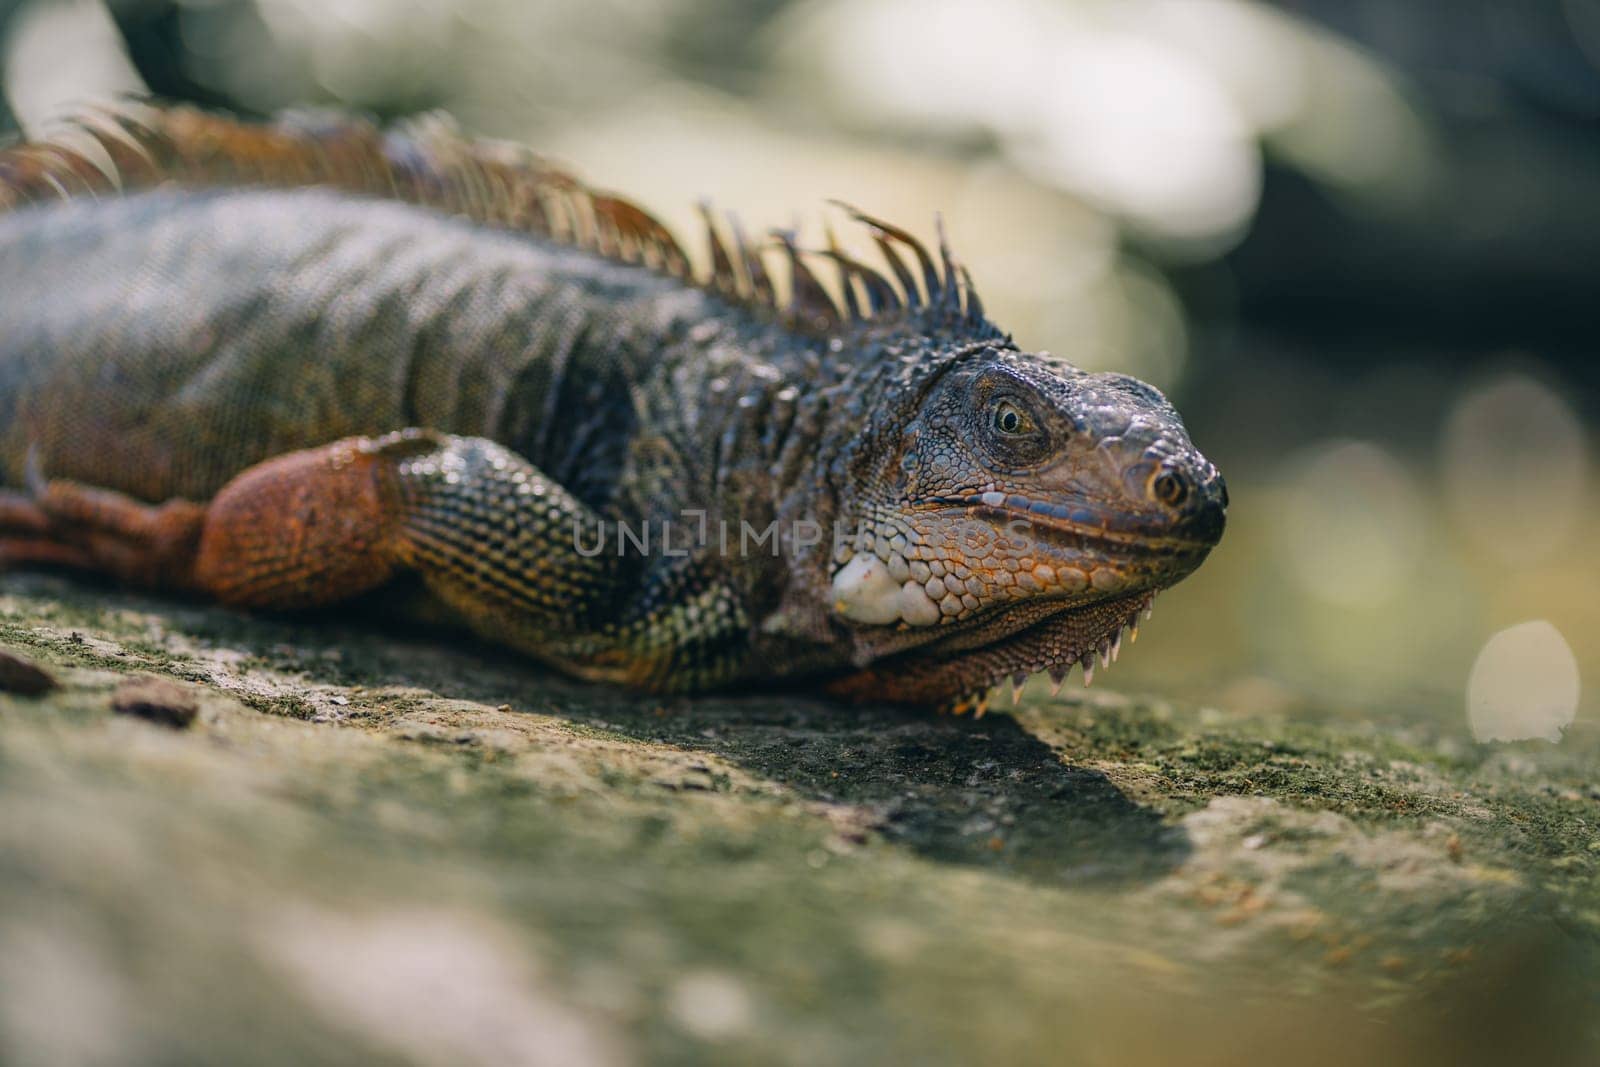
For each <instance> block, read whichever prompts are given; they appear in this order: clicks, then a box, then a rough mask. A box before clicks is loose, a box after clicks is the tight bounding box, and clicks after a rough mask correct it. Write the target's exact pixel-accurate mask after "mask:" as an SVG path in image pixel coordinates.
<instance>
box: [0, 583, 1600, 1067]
mask: <svg viewBox="0 0 1600 1067" xmlns="http://www.w3.org/2000/svg"><path fill="white" fill-rule="evenodd" d="M0 649H6V650H9V651H10V652H12V653H14V654H17V655H19V656H21V657H23V658H25V659H27V660H29V661H31V662H33V663H34V664H36V665H38V666H40V667H42V668H44V669H45V670H46V671H48V672H49V673H50V674H51V675H53V676H54V678H55V679H56V680H57V681H58V682H59V683H60V685H59V687H58V688H57V689H55V690H53V691H50V692H46V693H43V694H42V695H38V696H31V697H23V696H16V695H5V694H0V1061H3V1062H16V1063H31V1062H61V1063H98V1062H106V1063H158V1062H159V1063H171V1062H204V1063H218V1062H228V1063H254V1062H259V1063H282V1062H299V1063H317V1062H349V1061H351V1060H361V1061H372V1062H396V1063H419V1062H420V1063H441V1064H445V1063H449V1064H470V1063H483V1064H491V1063H492V1064H502V1063H521V1062H531V1063H549V1064H563V1065H565V1064H578V1063H596V1064H612V1063H632V1062H648V1063H690V1062H694V1063H706V1062H709V1063H729V1064H735V1063H738V1064H744V1063H796V1064H800V1063H804V1064H811V1063H817V1062H839V1063H863V1064H867V1063H872V1064H877V1063H885V1062H903V1063H919V1064H923V1063H925V1064H945V1063H950V1064H956V1063H1006V1062H1020V1063H1093V1064H1145V1063H1168V1062H1185V1063H1219V1064H1221V1063H1248V1062H1261V1063H1281V1062H1298V1063H1324V1062H1325V1063H1341V1064H1343V1063H1351V1062H1366V1061H1372V1062H1406V1063H1440V1064H1445V1063H1450V1064H1457V1063H1479V1062H1482V1063H1505V1062H1538V1063H1553V1064H1559V1063H1574V1064H1576V1063H1584V1062H1594V1059H1593V1057H1595V1056H1596V1055H1597V1054H1600V786H1597V785H1596V784H1595V783H1596V782H1600V773H1597V772H1600V742H1597V741H1596V740H1595V739H1594V738H1592V737H1588V738H1584V737H1580V736H1573V737H1569V739H1568V740H1567V741H1566V742H1564V743H1563V744H1562V745H1560V746H1551V745H1547V744H1543V743H1539V744H1538V745H1537V746H1527V747H1524V746H1511V747H1507V746H1497V747H1493V748H1491V747H1485V746H1479V745H1476V744H1474V743H1473V742H1472V741H1471V740H1470V738H1468V737H1466V736H1465V735H1464V734H1463V732H1462V729H1461V726H1460V724H1457V723H1452V722H1446V721H1442V720H1435V719H1432V718H1429V717H1427V716H1416V715H1411V716H1408V715H1406V714H1404V709H1398V710H1397V711H1396V713H1395V715H1394V716H1393V719H1392V721H1386V720H1384V719H1383V718H1382V717H1378V718H1374V717H1373V716H1372V715H1371V714H1370V713H1361V714H1356V713H1352V712H1349V711H1345V710H1341V709H1317V708H1301V709H1296V711H1295V712H1294V714H1292V715H1290V714H1285V715H1281V716H1263V715H1247V714H1243V713H1235V712H1231V711H1229V710H1228V709H1225V708H1223V709H1196V708H1189V707H1184V706H1181V705H1176V704H1172V703H1168V702H1162V701H1152V700H1143V699H1138V698H1132V697H1125V696H1119V695H1116V694H1113V693H1104V692H1096V693H1095V694H1094V695H1092V696H1089V695H1078V696H1070V697H1069V696H1063V697H1061V698H1051V697H1049V696H1048V695H1047V693H1046V692H1044V691H1043V690H1037V691H1036V690H1034V689H1031V688H1030V689H1029V691H1028V692H1027V693H1026V694H1025V695H1024V697H1023V699H1022V702H1021V704H1020V705H1018V706H1017V707H1016V708H1007V709H1005V710H1004V711H1002V712H993V711H991V713H990V714H989V715H988V716H987V717H985V718H983V719H978V720H975V719H972V718H953V717H947V716H937V715H931V714H922V713H917V712H912V711H906V710H898V709H893V708H880V707H843V706H839V705H835V704H831V703H829V702H826V701H823V700H819V699H811V698H804V697H796V696H773V695H751V696H744V697H724V698H716V699H700V700H658V699H651V698H645V697H637V696H630V695H626V694H622V693H618V692H614V691H610V690H605V689H599V688H591V687H584V686H580V685H576V684H573V683H569V682H566V681H563V680H560V679H557V678H555V677H552V676H551V675H549V674H547V673H544V672H542V671H540V670H538V669H536V668H533V667H530V666H528V665H526V664H524V663H521V662H518V661H516V660H514V659H512V658H510V657H506V656H501V655H498V654H495V653H492V652H488V651H485V650H483V649H481V648H476V647H472V646H470V645H467V644H463V643H461V642H450V641H436V640H429V639H428V638H427V637H426V636H425V635H420V634H416V633H401V634H397V633H395V632H393V631H392V630H387V629H385V628H384V627H383V626H382V625H380V624H377V623H374V622H369V621H366V620H351V619H343V620H340V619H319V620H305V621H293V622H286V621H281V620H261V619H250V618H245V617H242V616H239V615H235V614H231V613H228V612H224V611H219V610H212V609H209V608H203V607H197V606H193V605H186V604H181V603H175V602H170V601H159V600H151V599H146V598H139V597H134V596H128V595H123V594H117V593H110V592H108V591H106V590H104V589H98V588H94V587H90V586H87V585H78V584H73V583H70V582H66V581H63V580H59V579H53V578H43V577H37V576H26V575H8V576H5V577H4V578H3V579H0ZM130 674H133V675H155V676H159V677H163V678H168V679H173V680H176V681H179V682H181V683H183V684H184V687H185V689H186V691H187V695H188V696H189V698H191V699H192V700H193V701H194V702H196V703H197V704H198V715H197V716H196V717H195V719H194V721H193V722H192V724H191V725H189V726H188V727H187V728H185V729H174V728H171V726H170V725H164V724H163V722H162V721H161V719H160V717H159V716H157V717H156V718H155V720H153V721H152V720H150V719H148V718H138V717H134V716H128V715H117V714H114V713H113V711H112V708H111V705H112V695H113V692H114V691H115V690H116V688H117V686H118V685H119V683H122V682H123V681H124V680H125V678H126V676H128V675H130ZM179 725H181V721H180V722H179Z"/></svg>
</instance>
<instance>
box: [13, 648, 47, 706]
mask: <svg viewBox="0 0 1600 1067" xmlns="http://www.w3.org/2000/svg"><path fill="white" fill-rule="evenodd" d="M56 685H57V682H56V680H55V679H54V678H52V677H51V676H50V675H49V674H48V673H46V672H45V671H44V670H43V669H42V668H40V667H37V666H35V665H34V664H33V663H32V662H30V661H29V660H25V659H23V658H22V657H21V656H18V655H16V654H14V653H11V652H5V651H0V692H4V693H16V694H18V695H19V696H25V697H36V696H38V695H39V694H41V693H48V692H50V690H52V689H54V688H56Z"/></svg>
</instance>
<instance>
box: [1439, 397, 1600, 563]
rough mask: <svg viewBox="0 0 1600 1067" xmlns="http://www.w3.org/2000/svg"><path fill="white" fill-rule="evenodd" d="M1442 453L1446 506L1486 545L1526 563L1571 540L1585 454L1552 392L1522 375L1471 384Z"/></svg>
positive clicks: (1568, 411)
mask: <svg viewBox="0 0 1600 1067" xmlns="http://www.w3.org/2000/svg"><path fill="white" fill-rule="evenodd" d="M1443 454H1444V485H1445V492H1446V495H1447V498H1448V500H1449V503H1450V507H1451V509H1452V510H1453V511H1454V512H1455V517H1456V520H1457V522H1458V523H1459V524H1460V526H1461V528H1462V529H1463V530H1465V531H1466V532H1467V534H1468V535H1469V536H1470V537H1472V538H1473V540H1474V541H1475V542H1476V543H1477V544H1478V546H1479V547H1480V548H1482V549H1483V550H1484V551H1486V552H1488V553H1490V554H1492V555H1494V556H1496V557H1498V558H1500V559H1502V560H1504V561H1506V562H1508V563H1523V564H1525V563H1528V562H1531V561H1534V560H1537V559H1539V558H1540V557H1542V556H1546V555H1549V554H1550V553H1551V552H1553V551H1556V550H1558V549H1560V548H1561V547H1563V546H1564V545H1566V544H1568V543H1569V542H1570V541H1571V539H1572V537H1573V536H1574V534H1575V532H1576V530H1577V527H1578V523H1579V520H1580V518H1581V516H1582V509H1583V494H1584V478H1585V473H1586V470H1587V468H1588V454H1587V448H1586V446H1585V443H1584V435H1583V427H1582V426H1581V425H1580V424H1579V422H1578V418H1577V416H1576V415H1574V414H1573V412H1572V407H1571V406H1570V405H1569V404H1568V403H1567V402H1566V400H1564V399H1563V398H1562V397H1561V396H1560V395H1559V394H1558V393H1556V392H1555V391H1554V390H1552V389H1550V388H1549V387H1548V386H1545V385H1543V384H1541V383H1540V382H1537V381H1534V380H1533V379H1532V378H1529V377H1527V376H1525V375H1521V374H1509V375H1505V376H1503V377H1500V378H1498V379H1496V380H1494V381H1491V382H1488V383H1486V384H1484V385H1481V386H1479V387H1478V388H1475V389H1473V390H1472V391H1470V392H1468V393H1467V394H1466V395H1465V396H1463V397H1462V398H1461V400H1460V402H1459V403H1458V404H1457V405H1456V407H1455V410H1454V411H1452V412H1451V414H1450V416H1449V418H1448V419H1447V420H1446V422H1445V428H1444V442H1443Z"/></svg>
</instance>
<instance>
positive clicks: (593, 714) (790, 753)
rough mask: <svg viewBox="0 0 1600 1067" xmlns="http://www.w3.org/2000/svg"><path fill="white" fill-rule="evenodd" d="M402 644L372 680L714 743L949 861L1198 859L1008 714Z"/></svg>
mask: <svg viewBox="0 0 1600 1067" xmlns="http://www.w3.org/2000/svg"><path fill="white" fill-rule="evenodd" d="M394 651H395V653H396V654H395V655H393V656H392V657H390V656H385V657H384V658H385V659H386V660H388V662H387V663H386V664H384V665H383V667H382V669H381V670H380V671H378V672H377V673H376V674H374V675H373V676H372V677H369V678H365V679H362V680H363V681H364V682H365V683H366V684H369V685H383V684H389V685H394V684H411V685H417V686H419V687H423V688H427V689H431V690H433V691H434V692H437V693H439V694H441V695H443V696H447V697H459V698H464V699H472V700H477V701H481V702H483V703H487V704H496V705H498V704H510V705H511V706H512V707H514V708H528V707H529V706H530V699H529V698H530V697H534V696H536V697H537V698H538V700H539V702H540V704H542V705H544V708H541V710H545V708H547V709H548V710H551V711H553V712H554V713H556V714H559V715H561V716H563V717H565V718H568V719H570V720H572V721H574V722H580V723H584V724H587V725H590V726H594V727H598V728H601V729H605V730H608V731H611V732H613V733H618V734H621V735H623V736H626V737H631V738H636V739H638V740H641V741H651V742H658V743H663V744H669V745H673V746H676V747H679V748H683V749H687V750H693V751H703V752H707V753H710V754H713V755H716V756H718V757H720V758H722V759H725V760H728V761H729V762H732V763H734V764H737V765H738V766H740V767H743V768H744V769H746V770H748V771H749V772H750V773H751V774H753V775H756V776H757V777H760V778H763V779H765V780H768V781H772V782H776V783H780V784H782V785H784V786H786V787H788V788H790V789H792V790H794V791H795V792H796V793H798V794H799V795H800V796H802V797H804V798H806V799H808V800H814V801H820V802H824V803H839V804H848V805H852V806H855V807H857V808H860V809H863V810H865V811H866V812H867V813H868V815H869V822H870V825H871V827H872V829H873V830H875V831H876V832H878V833H880V834H882V835H883V836H884V837H885V838H887V839H888V840H890V841H894V842H896V843H898V844H901V845H903V846H905V847H907V848H910V849H912V850H913V851H915V852H917V853H918V854H920V855H923V856H926V857H928V858H930V859H934V860H938V861H940V862H944V863H959V864H968V865H973V866H980V867H984V868H987V869H992V870H995V871H1003V872H1007V873H1010V874H1012V875H1015V876H1017V877H1022V878H1027V879H1029V880H1031V881H1035V882H1039V883H1043V884H1053V885H1062V886H1066V885H1075V886H1082V885H1098V886H1116V885H1124V884H1131V883H1136V882H1141V881H1146V880H1151V879H1154V878H1158V877H1161V876H1162V875H1163V874H1165V873H1166V872H1168V871H1170V870H1172V869H1173V868H1174V867H1176V866H1177V865H1178V864H1180V863H1181V862H1182V861H1183V859H1184V858H1185V856H1186V855H1187V854H1188V852H1189V844H1188V839H1187V837H1186V835H1185V834H1184V833H1183V831H1182V830H1181V829H1179V828H1177V827H1174V826H1171V825H1169V824H1166V823H1164V822H1163V821H1162V820H1161V817H1160V816H1159V815H1158V814H1157V813H1155V812H1153V811H1151V810H1149V809H1147V808H1144V807H1141V806H1140V805H1138V804H1136V803H1135V802H1133V801H1132V800H1130V799H1129V798H1128V797H1127V796H1126V795H1124V794H1123V792H1122V791H1121V790H1120V789H1118V788H1117V787H1116V785H1114V784H1113V783H1112V782H1111V781H1110V780H1109V779H1108V778H1107V777H1106V776H1105V775H1104V774H1102V773H1101V772H1099V771H1097V770H1094V769H1092V768H1088V767H1075V766H1072V765H1071V763H1070V754H1067V753H1062V752H1059V751H1057V750H1056V749H1053V748H1051V747H1050V746H1049V745H1047V744H1045V743H1044V742H1043V741H1041V740H1040V739H1039V738H1037V737H1035V736H1034V735H1033V734H1031V733H1029V732H1028V731H1027V730H1026V729H1024V728H1023V727H1022V726H1021V725H1020V724H1019V723H1018V722H1017V721H1016V720H1015V719H1013V718H1012V717H1011V716H1009V715H1007V714H1004V713H1003V712H1002V713H991V714H990V715H988V716H987V717H985V718H983V719H973V718H971V717H955V716H949V715H939V714H936V713H934V712H932V711H924V710H917V709H909V708H900V707H892V706H883V705H848V704H841V703H837V702H833V701H829V700H826V699H822V698H819V697H815V696H808V695H803V694H790V693H758V694H744V695H736V696H713V697H699V698H694V699H688V698H681V697H670V698H664V697H649V696H641V695H638V694H632V693H627V692H623V691H619V690H616V689H611V688H607V687H604V686H592V685H585V684H582V683H579V682H574V681H571V680H570V679H566V678H564V677H561V676H559V675H556V674H554V673H552V672H546V671H542V670H541V669H540V668H539V667H538V666H536V665H533V664H529V663H528V662H527V661H526V660H523V659H519V658H517V657H515V656H514V655H512V654H509V653H502V652H500V651H498V650H493V649H484V648H482V647H479V646H471V647H468V646H465V645H453V646H452V645H441V644H430V646H429V647H428V649H427V650H426V651H422V650H419V649H418V648H417V647H416V646H414V645H409V646H406V647H404V648H398V647H397V648H396V649H395V650H394ZM419 652H420V653H421V655H420V657H419V655H418V653H419ZM446 671H448V674H446Z"/></svg>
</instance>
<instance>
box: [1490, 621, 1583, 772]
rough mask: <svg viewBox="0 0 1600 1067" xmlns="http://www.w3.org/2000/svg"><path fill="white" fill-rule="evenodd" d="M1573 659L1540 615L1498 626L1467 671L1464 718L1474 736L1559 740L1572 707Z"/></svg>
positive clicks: (1574, 704)
mask: <svg viewBox="0 0 1600 1067" xmlns="http://www.w3.org/2000/svg"><path fill="white" fill-rule="evenodd" d="M1578 690H1579V685H1578V661H1577V660H1576V659H1575V658H1573V655H1572V648H1571V647H1570V646H1569V645H1568V644H1567V641H1566V638H1564V637H1562V636H1561V631H1559V630H1557V629H1556V628H1555V627H1554V626H1552V625H1551V624H1550V623H1548V622H1546V621H1544V620H1543V619H1540V620H1537V621H1535V622H1525V623H1521V624H1519V625H1517V626H1512V627H1510V628H1509V629H1505V630H1501V631H1500V632H1499V633H1497V634H1495V635H1494V636H1493V637H1491V638H1489V640H1488V641H1487V642H1485V643H1484V646H1483V649H1482V651H1480V652H1479V653H1478V658H1477V660H1476V661H1475V662H1474V663H1473V664H1472V673H1471V674H1469V675H1468V676H1467V721H1468V723H1469V724H1470V725H1471V727H1472V736H1473V737H1475V738H1477V739H1478V740H1479V741H1528V740H1532V739H1535V738H1542V739H1543V740H1546V741H1552V742H1554V741H1560V740H1561V735H1562V731H1564V730H1565V729H1566V728H1567V727H1568V726H1571V725H1572V721H1573V719H1574V718H1576V716H1577V712H1578Z"/></svg>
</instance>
